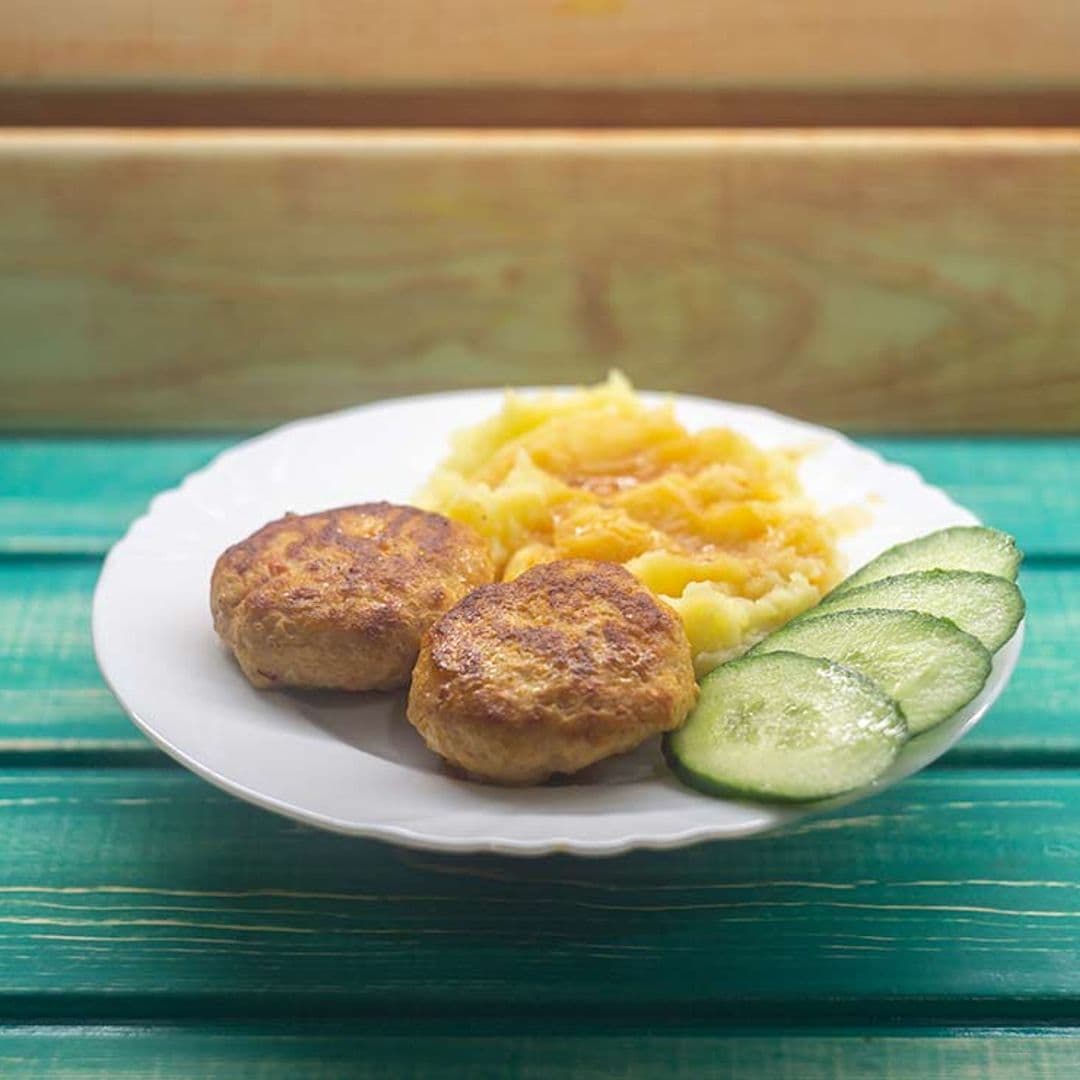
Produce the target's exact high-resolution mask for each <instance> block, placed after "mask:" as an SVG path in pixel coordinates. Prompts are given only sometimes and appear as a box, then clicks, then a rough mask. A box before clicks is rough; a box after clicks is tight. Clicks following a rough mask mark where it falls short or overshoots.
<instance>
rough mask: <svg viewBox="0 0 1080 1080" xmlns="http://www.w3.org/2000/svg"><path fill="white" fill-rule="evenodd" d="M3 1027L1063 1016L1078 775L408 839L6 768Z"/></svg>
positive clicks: (169, 786) (201, 788) (1, 798)
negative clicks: (787, 824)
mask: <svg viewBox="0 0 1080 1080" xmlns="http://www.w3.org/2000/svg"><path fill="white" fill-rule="evenodd" d="M0 809H2V812H0V844H2V845H3V850H4V851H5V858H4V860H3V862H2V864H0V1001H2V1002H3V1007H4V1015H5V1018H6V1019H7V1020H9V1021H16V1020H19V1019H21V1018H22V1019H26V1020H27V1021H41V1020H54V1021H58V1020H67V1021H71V1020H73V1019H74V1020H76V1021H77V1019H78V1018H79V1017H82V1016H86V1015H93V1016H94V1017H95V1018H96V1019H97V1020H99V1021H101V1022H107V1021H108V1019H109V1018H110V1017H123V1018H125V1019H127V1020H139V1019H157V1020H162V1019H181V1018H198V1019H201V1020H204V1021H205V1020H210V1021H213V1020H217V1021H222V1020H227V1019H230V1018H235V1019H241V1018H251V1017H253V1016H260V1017H262V1018H264V1019H268V1018H273V1017H277V1018H287V1017H293V1018H299V1017H303V1018H306V1019H322V1020H328V1019H334V1018H337V1019H342V1020H344V1019H348V1018H351V1017H368V1018H371V1019H374V1018H376V1017H379V1018H382V1019H384V1020H388V1021H397V1022H400V1021H402V1020H403V1019H405V1018H407V1017H409V1018H411V1017H413V1016H418V1017H420V1018H423V1017H424V1016H429V1017H432V1018H442V1019H444V1020H450V1019H453V1018H457V1019H459V1020H460V1021H461V1022H462V1023H465V1022H467V1019H468V1018H469V1017H473V1016H482V1017H485V1018H487V1019H495V1018H499V1017H516V1018H518V1019H534V1020H536V1021H542V1020H544V1019H545V1018H547V1019H549V1020H553V1021H554V1020H558V1019H570V1020H579V1019H580V1018H581V1016H582V1013H583V1012H588V1014H589V1015H590V1017H592V1018H594V1019H595V1020H596V1021H597V1022H600V1021H602V1020H603V1019H604V1018H605V1017H609V1018H616V1019H618V1018H621V1019H623V1020H624V1021H626V1022H631V1021H636V1022H639V1023H640V1022H644V1023H671V1022H675V1023H687V1022H689V1023H693V1024H695V1025H704V1026H706V1027H710V1026H711V1027H715V1026H717V1025H719V1026H721V1027H722V1026H729V1025H733V1024H740V1023H747V1022H751V1021H753V1022H755V1023H772V1024H785V1023H787V1024H793V1023H807V1022H811V1023H821V1022H822V1021H823V1020H824V1021H825V1022H826V1023H828V1024H836V1023H848V1024H850V1023H873V1022H874V1021H875V1019H877V1020H884V1019H886V1018H888V1019H889V1020H890V1022H893V1023H903V1022H905V1021H907V1022H916V1021H917V1022H931V1023H950V1024H965V1023H971V1022H974V1021H978V1022H979V1023H982V1024H994V1023H998V1024H1000V1023H1024V1022H1025V1021H1027V1022H1030V1021H1031V1020H1032V1019H1035V1018H1037V1019H1038V1020H1039V1021H1040V1022H1044V1023H1046V1022H1049V1023H1052V1022H1054V1021H1055V1020H1057V1021H1058V1022H1061V1021H1063V1020H1064V1019H1065V1018H1066V1017H1074V1011H1075V1001H1076V999H1077V996H1078V994H1080V963H1078V959H1080V935H1078V931H1077V924H1078V920H1080V907H1078V905H1077V899H1076V898H1077V895H1078V890H1080V862H1078V860H1077V859H1076V857H1075V852H1076V850H1077V847H1078V845H1080V777H1078V776H1077V775H1076V774H1075V772H1072V771H1062V772H1058V771H1053V770H1038V771H1033V772H1024V771H1012V772H1002V771H1000V770H997V771H988V772H980V771H958V772H954V771H931V772H929V773H923V774H922V775H920V776H918V777H917V778H913V779H912V780H910V781H908V782H906V783H905V784H903V785H901V786H900V787H897V788H894V789H891V790H890V791H888V792H885V793H884V794H882V795H881V796H879V797H877V798H875V799H874V800H872V801H869V802H864V803H862V804H860V805H858V806H855V807H852V808H850V809H849V810H848V811H846V812H842V813H840V814H838V815H835V816H831V817H828V818H821V819H817V820H810V821H806V822H803V823H801V824H800V825H798V826H796V827H794V828H792V829H791V830H790V831H789V832H788V833H786V834H785V835H782V836H773V837H768V838H762V839H758V840H751V841H743V842H733V843H718V844H705V845H699V846H696V847H693V848H689V849H685V850H681V851H676V852H639V853H635V854H631V855H628V856H625V857H620V858H617V859H574V858H571V857H551V858H544V859H535V860H530V859H525V860H521V859H517V860H515V859H506V858H499V857H466V858H462V857H454V856H446V855H437V854H433V853H425V852H410V851H404V850H401V849H397V848H393V847H390V846H387V845H383V844H378V843H374V842H365V841H358V840H355V839H351V838H347V837H339V836H335V835H332V834H329V833H323V832H318V831H314V830H311V829H309V828H306V827H304V826H300V825H296V824H294V823H291V822H289V821H287V820H286V819H283V818H279V817H277V816H276V815H272V814H269V813H267V812H265V811H262V810H258V809H256V808H254V807H250V806H247V805H245V804H242V803H240V802H238V801H237V800H235V799H232V798H230V797H228V796H226V795H224V794H221V793H219V792H217V791H215V790H214V789H213V788H211V787H210V786H209V785H207V784H205V783H204V782H202V781H200V780H198V779H197V778H195V777H193V776H191V775H190V774H188V773H186V772H181V771H171V770H141V769H128V770H115V771H109V770H101V769H98V770H84V769H73V770H47V769H33V770H26V769H22V770H15V771H11V772H4V773H0Z"/></svg>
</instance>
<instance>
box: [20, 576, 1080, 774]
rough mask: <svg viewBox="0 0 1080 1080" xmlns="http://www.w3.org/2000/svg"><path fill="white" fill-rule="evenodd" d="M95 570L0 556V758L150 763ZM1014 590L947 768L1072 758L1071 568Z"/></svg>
mask: <svg viewBox="0 0 1080 1080" xmlns="http://www.w3.org/2000/svg"><path fill="white" fill-rule="evenodd" d="M97 574H98V566H97V564H96V563H95V562H92V561H91V562H82V561H66V560H46V561H34V560H16V561H7V562H4V561H0V754H3V755H4V759H5V760H6V761H8V762H11V761H14V760H25V761H26V762H27V763H31V762H33V761H34V760H35V758H36V757H40V756H42V755H46V756H52V757H54V758H55V757H56V756H57V755H60V756H61V758H62V759H63V760H71V761H72V762H73V763H74V762H77V761H85V762H86V763H94V762H95V761H100V760H102V758H101V754H102V752H103V751H104V752H106V756H105V760H110V758H109V756H108V755H109V754H110V753H112V752H114V751H121V750H123V751H128V750H132V751H136V752H138V753H140V754H142V753H145V755H146V758H145V760H154V761H156V760H158V757H159V755H158V754H157V751H155V750H152V749H151V748H150V746H149V744H147V743H146V742H145V740H144V739H143V738H142V736H141V735H140V734H138V732H136V730H135V728H134V727H133V726H132V725H131V724H130V723H129V722H128V721H127V719H126V717H125V716H124V713H123V711H122V710H121V709H120V707H119V705H118V704H117V703H116V701H115V700H114V699H113V697H112V695H111V694H110V693H109V691H108V690H107V689H106V687H105V685H104V683H103V682H102V680H101V676H100V674H99V673H98V670H97V665H96V663H95V661H94V656H93V651H92V648H91V643H90V635H89V623H90V605H91V598H92V593H93V587H94V583H95V582H96V580H97ZM1021 584H1022V586H1023V589H1024V593H1025V595H1026V597H1027V601H1028V634H1027V640H1026V642H1025V646H1024V655H1023V658H1022V660H1021V664H1020V667H1019V669H1018V670H1017V672H1016V674H1015V675H1014V677H1013V680H1012V682H1011V683H1010V685H1009V687H1008V689H1007V690H1006V692H1005V694H1004V695H1003V696H1002V698H1001V699H1000V700H999V701H998V702H997V703H996V704H995V706H994V708H993V711H992V712H991V713H990V715H989V716H988V717H987V718H986V719H985V720H984V721H983V722H982V723H981V724H980V725H979V726H978V727H977V728H976V729H975V731H973V732H972V733H971V734H970V735H969V736H968V737H967V738H966V739H965V740H964V741H963V742H962V743H961V744H960V745H959V746H958V747H956V748H955V749H953V750H952V751H951V752H950V753H949V755H948V756H947V758H946V759H945V761H946V762H947V763H948V764H950V765H953V766H962V765H965V764H973V763H977V764H985V763H993V764H997V765H1000V766H1003V767H1008V766H1010V765H1016V764H1022V765H1027V764H1031V763H1032V762H1033V761H1038V760H1049V761H1054V760H1061V759H1069V760H1073V759H1075V758H1077V757H1078V756H1080V725H1078V724H1077V717H1078V710H1080V704H1078V703H1080V661H1078V660H1077V652H1076V642H1077V640H1078V639H1080V568H1077V567H1075V566H1072V567H1070V566H1064V567H1063V566H1057V565H1054V564H1048V565H1041V566H1040V565H1033V566H1031V567H1030V568H1029V569H1027V570H1026V571H1025V572H1024V574H1023V576H1022V579H1021ZM206 632H207V633H208V634H209V633H210V632H211V630H210V627H209V619H208V622H207V631H206Z"/></svg>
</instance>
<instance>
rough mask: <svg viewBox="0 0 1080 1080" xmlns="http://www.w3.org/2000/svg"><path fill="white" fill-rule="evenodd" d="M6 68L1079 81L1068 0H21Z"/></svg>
mask: <svg viewBox="0 0 1080 1080" xmlns="http://www.w3.org/2000/svg"><path fill="white" fill-rule="evenodd" d="M8 15H9V19H8V24H9V25H8V29H7V32H6V33H5V34H4V38H3V42H2V44H0V70H2V71H3V73H4V77H5V80H6V81H7V82H9V83H24V84H25V83H29V84H38V85H40V84H42V83H45V84H49V83H52V84H59V85H72V84H75V85H85V84H90V85H94V84H107V85H114V86H115V85H121V86H125V85H127V86H134V87H144V86H148V85H149V86H153V85H160V84H162V83H164V84H174V85H175V84H177V83H179V84H181V85H183V84H188V85H191V84H204V85H205V84H211V85H226V86H229V85H237V84H241V85H243V84H256V85H265V84H270V85H274V84H279V85H280V84H283V83H284V84H287V85H293V86H300V87H303V86H310V85H316V86H319V85H323V86H325V85H327V84H330V85H344V86H351V87H363V88H369V89H374V88H379V87H385V86H390V87H400V86H423V87H430V88H433V89H442V88H446V87H452V86H462V85H465V86H472V85H476V84H480V85H485V84H496V85H500V86H515V87H520V86H531V85H559V84H560V83H563V82H571V83H584V84H586V85H614V86H618V85H622V84H625V83H631V84H634V85H639V86H648V87H652V86H664V85H671V84H676V85H685V84H688V83H689V84H692V85H700V86H702V87H703V88H709V87H716V86H746V85H748V84H749V85H751V86H770V85H771V86H780V87H783V88H788V87H791V86H792V85H796V86H801V85H809V86H822V85H824V86H829V87H835V88H848V89H850V88H852V87H858V86H860V85H865V84H870V85H871V86H879V85H881V84H883V83H884V84H900V85H909V86H921V87H926V88H931V89H932V88H935V87H939V86H942V85H945V86H949V85H961V86H964V85H977V86H981V87H993V86H1006V87H1012V88H1016V87H1025V86H1031V85H1035V86H1056V85H1076V84H1077V81H1078V77H1080V72H1078V70H1077V66H1076V50H1077V48H1078V47H1080V14H1078V13H1077V10H1076V8H1075V6H1073V5H1071V4H1068V3H1061V2H1057V0H1033V2H1031V3H1029V4H1026V5H1019V4H1017V3H1015V0H982V2H978V0H961V2H954V3H952V4H949V5H947V6H944V7H943V6H942V5H940V4H936V3H933V2H932V0H908V2H907V3H905V4H903V5H902V6H901V5H897V4H896V3H893V2H890V0H866V2H864V3H862V4H858V5H848V6H842V5H836V4H830V3H828V0H780V2H778V3H774V4H768V5H759V4H749V5H748V4H739V3H736V2H735V0H721V2H719V3H707V2H706V0H670V2H668V3H666V4H664V5H661V6H657V5H655V4H649V3H647V2H644V0H560V2H557V3H550V2H544V0H524V2H520V3H516V4H514V5H512V6H508V5H506V4H502V3H499V2H498V0H466V2H464V3H456V4H445V3H439V2H438V0H400V2H398V3H395V4H390V5H387V4H380V3H375V2H372V0H366V2H359V3H357V2H352V3H350V2H348V0H314V2H309V3H304V2H302V0H278V2H277V3H274V4H266V3H255V4H219V3H214V2H212V0H195V2H192V3H189V4H186V5H185V6H184V8H183V11H180V10H179V9H177V8H176V7H174V6H173V5H170V4H168V3H166V2H165V0H155V2H153V3H151V4H149V5H147V4H145V3H137V2H135V0H104V2H102V3H98V4H95V5H93V6H92V7H82V6H75V7H73V8H72V9H71V10H69V11H67V12H65V15H64V17H63V18H58V17H57V15H56V13H55V11H51V10H49V8H48V7H47V6H45V7H43V6H41V5H39V4H35V3H34V2H33V0H9V5H8Z"/></svg>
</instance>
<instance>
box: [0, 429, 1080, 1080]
mask: <svg viewBox="0 0 1080 1080" xmlns="http://www.w3.org/2000/svg"><path fill="white" fill-rule="evenodd" d="M231 441H233V440H230V439H226V438H223V437H213V438H209V437H198V438H195V437H184V438H168V437H140V438H134V437H132V438H90V437H85V438H46V437H27V438H8V439H6V440H3V441H0V703H2V706H3V708H2V711H0V849H2V850H3V852H4V858H3V860H2V862H0V1010H2V1012H0V1019H2V1021H3V1023H2V1026H0V1076H3V1077H5V1078H11V1077H20V1078H21V1077H43V1076H59V1077H66V1076H78V1077H109V1078H112V1077H128V1076H138V1077H142V1076H174V1075H176V1076H193V1077H211V1078H223V1080H224V1078H228V1080H236V1078H243V1077H260V1078H271V1077H272V1078H277V1077H298V1076H304V1077H338V1076H365V1077H366V1076H384V1075H394V1076H406V1077H411V1076H415V1077H424V1076H431V1075H435V1074H438V1075H441V1076H445V1077H459V1076H460V1077H486V1076H490V1077H496V1076H498V1077H502V1076H508V1075H517V1076H530V1077H533V1076H535V1077H539V1076H548V1075H553V1074H555V1075H558V1074H565V1075H575V1076H626V1077H631V1076H632V1077H639V1076H641V1077H645V1076H649V1077H656V1076H661V1077H667V1076H673V1077H674V1076H678V1077H701V1076H740V1077H742V1076H746V1077H763V1078H764V1077H769V1078H772V1077H798V1078H800V1080H803V1078H806V1080H815V1078H818V1077H822V1078H824V1077H830V1078H835V1077H841V1076H843V1077H849V1076H852V1077H853V1076H867V1075H876V1076H886V1077H891V1078H897V1077H919V1078H945V1077H948V1078H955V1077H993V1078H1002V1080H1005V1078H1008V1080H1024V1078H1029V1077H1031V1078H1034V1077H1039V1078H1058V1077H1065V1076H1073V1075H1080V1072H1078V1071H1077V1070H1080V1038H1078V1037H1077V1028H1076V1024H1077V1022H1078V1021H1080V650H1078V647H1077V641H1078V640H1080V440H1077V439H1070V438H1042V439H1027V440H1019V439H1014V440H1006V439H1001V438H972V439H957V438H949V439H945V438H920V439H914V438H879V439H874V440H868V442H869V444H870V445H872V446H874V447H875V448H876V449H878V450H880V451H881V452H883V453H885V454H886V455H887V456H889V457H890V458H892V459H894V460H897V461H902V462H907V463H909V464H911V465H914V466H915V467H917V468H918V469H920V470H921V471H922V472H923V473H924V475H925V476H926V477H927V478H928V479H929V480H930V481H932V482H935V483H938V484H940V485H942V486H943V487H945V488H946V489H947V490H948V491H949V492H950V493H951V494H952V495H953V496H954V497H955V498H956V499H958V500H959V501H960V502H961V503H963V504H965V505H967V506H969V507H971V508H972V509H973V510H974V511H976V512H977V513H978V514H979V515H980V516H982V517H983V518H985V519H986V520H988V521H990V522H993V523H994V524H995V525H997V526H1000V527H1001V528H1004V529H1008V530H1010V531H1012V532H1014V533H1015V534H1016V535H1017V537H1018V538H1019V540H1020V542H1021V544H1022V546H1023V547H1024V549H1025V551H1026V553H1027V560H1026V562H1025V565H1024V570H1023V575H1022V584H1023V588H1024V591H1025V593H1026V596H1027V598H1028V603H1029V624H1028V639H1027V644H1026V647H1025V652H1024V656H1023V658H1022V661H1021V664H1020V667H1019V669H1018V671H1017V672H1016V675H1015V677H1014V679H1013V682H1012V684H1011V685H1010V687H1009V689H1008V691H1007V693H1006V694H1005V695H1004V697H1003V698H1002V699H1001V700H1000V701H999V702H998V704H997V705H996V706H995V708H994V709H993V711H992V713H991V714H990V716H989V717H988V718H987V719H986V720H985V721H984V722H983V723H982V724H981V725H980V726H979V727H978V728H977V729H976V730H975V731H974V732H973V733H972V734H971V735H970V736H969V737H968V738H967V739H965V740H964V741H963V743H962V744H961V745H959V746H957V747H956V748H955V749H954V750H952V751H951V752H950V753H949V754H948V755H946V756H945V757H944V758H943V759H942V760H941V761H940V762H939V763H937V764H936V765H935V766H934V767H932V768H931V769H929V770H928V771H926V772H924V773H922V774H921V775H919V776H917V777H915V778H913V779H911V780H909V781H908V782H906V783H904V784H902V785H900V786H899V787H897V788H895V789H893V790H891V791H889V792H887V793H885V794H884V795H882V796H879V797H877V798H876V799H873V800H871V801H868V802H864V803H860V804H859V805H857V806H855V807H852V808H850V809H849V810H848V811H846V812H841V813H838V814H834V815H832V816H829V817H823V818H818V819H813V820H811V821H809V822H805V823H803V824H801V825H799V826H797V827H795V828H793V829H791V830H790V831H788V832H787V833H785V834H783V835H776V836H772V837H768V838H764V839H753V840H747V841H740V842H736V843H716V844H705V845H700V846H697V847H692V848H688V849H685V850H681V851H674V852H666V853H645V852H641V853H635V854H631V855H628V856H624V857H620V858H615V859H607V860H595V861H590V860H583V859H575V858H571V857H552V858H545V859H538V860H531V861H529V860H525V861H522V860H511V859H505V858H497V857H450V856H440V855H434V854H426V853H419V852H413V851H405V850H400V849H396V848H393V847H390V846H387V845H385V844H382V843H377V842H369V841H360V840H352V839H347V838H342V837H338V836H333V835H330V834H326V833H321V832H318V831H315V830H312V829H310V828H307V827H304V826H301V825H298V824H295V823H293V822H291V821H287V820H285V819H283V818H279V817H275V816H273V815H271V814H269V813H266V812H263V811H260V810H257V809H255V808H253V807H250V806H247V805H244V804H242V803H240V802H237V801H235V800H233V799H230V798H229V797H227V796H225V795H223V794H221V793H219V792H218V791H216V790H215V789H213V788H211V787H210V786H208V785H207V784H205V783H203V782H202V781H200V780H198V779H196V778H195V777H194V776H191V775H189V774H188V773H186V772H185V771H183V770H181V769H180V768H178V767H177V766H175V765H173V764H171V763H170V762H169V761H168V760H167V759H166V758H165V757H164V756H163V755H162V754H160V753H159V752H158V751H156V750H154V749H153V748H151V746H150V745H149V744H148V743H147V742H146V741H144V740H143V738H142V737H141V736H140V735H139V734H138V733H137V732H136V731H135V729H134V728H133V727H132V726H131V725H130V723H129V722H128V721H127V719H126V718H125V716H124V715H123V713H122V712H121V710H120V708H119V707H118V705H117V704H116V703H115V701H114V700H113V698H112V697H111V695H110V694H109V692H108V691H107V690H106V688H105V687H104V685H103V684H102V681H101V679H100V677H99V675H98V672H97V669H96V666H95V663H94V658H93V654H92V651H91V644H90V634H89V628H88V617H89V612H90V602H91V594H92V591H93V588H94V583H95V580H96V578H97V575H98V571H99V567H100V563H101V558H102V556H103V555H104V553H105V552H106V550H107V549H108V547H109V545H110V544H111V543H112V542H113V540H115V539H116V538H117V536H119V534H120V533H121V532H122V530H123V529H124V528H125V526H126V525H127V524H128V522H129V521H131V519H132V518H133V517H134V516H135V515H137V514H138V513H139V512H140V511H141V510H142V509H143V507H144V506H145V504H146V502H147V500H148V499H149V497H150V496H151V495H152V494H153V493H154V492H155V491H157V490H159V489H161V488H163V487H166V486H169V485H172V484H174V483H175V482H177V481H178V480H179V479H180V477H181V476H182V475H183V474H184V473H186V472H187V471H189V470H190V469H192V468H195V467H197V466H200V465H202V464H203V463H205V462H206V461H207V460H208V459H209V458H210V457H211V456H212V455H213V454H214V453H215V452H216V451H217V450H219V449H221V448H222V447H224V446H226V445H228V444H229V443H230V442H231Z"/></svg>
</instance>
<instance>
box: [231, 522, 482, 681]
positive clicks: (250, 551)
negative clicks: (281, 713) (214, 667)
mask: <svg viewBox="0 0 1080 1080" xmlns="http://www.w3.org/2000/svg"><path fill="white" fill-rule="evenodd" d="M493 576H494V567H493V565H492V562H491V557H490V555H489V553H488V550H487V546H486V544H485V543H484V541H483V540H481V539H480V537H479V536H477V535H476V534H475V533H474V532H473V531H472V530H471V529H470V528H468V527H467V526H464V525H461V524H458V523H457V522H452V521H449V520H447V519H446V518H444V517H442V516H441V515H440V514H433V513H428V512H426V511H423V510H417V509H416V508H414V507H411V506H395V505H392V504H391V503H386V502H378V503H366V504H363V505H360V506H345V507H340V508H338V509H334V510H324V511H322V512H320V513H315V514H304V515H300V516H297V515H295V514H289V515H286V516H285V517H283V518H281V519H279V520H278V521H272V522H270V523H269V524H268V525H264V526H263V527H262V528H261V529H259V530H258V531H257V532H255V533H253V534H252V535H251V536H249V537H248V538H247V539H246V540H242V541H241V542H240V543H238V544H234V545H233V546H232V547H230V548H229V549H228V550H227V551H225V552H224V553H223V554H222V556H221V557H220V558H219V559H218V561H217V565H216V566H215V567H214V572H213V576H212V578H211V585H210V602H211V609H212V611H213V616H214V627H215V629H216V630H217V632H218V633H219V634H220V635H221V637H222V639H223V640H224V641H225V642H226V643H227V644H228V645H229V646H230V647H231V648H232V650H233V652H234V653H235V655H236V658H237V661H238V662H239V664H240V667H241V668H242V669H243V671H244V674H245V675H247V677H248V679H250V680H251V682H252V683H253V684H254V685H255V686H260V687H266V686H304V687H321V688H328V689H339V690H373V689H389V688H392V687H395V686H403V685H404V684H405V683H407V682H408V679H409V673H410V671H411V670H412V665H413V663H414V662H415V660H416V655H417V651H418V649H419V644H420V638H421V635H422V634H423V632H424V631H425V630H426V629H427V627H428V626H429V625H430V624H431V623H432V622H433V621H434V620H435V619H436V618H438V616H439V615H441V614H442V613H443V612H445V611H447V610H448V609H449V608H450V607H451V606H452V605H453V604H455V603H456V602H457V601H458V600H459V599H461V597H462V596H464V595H465V594H466V593H467V592H468V591H469V590H470V589H472V588H474V587H475V586H477V585H483V584H485V583H487V582H490V581H491V580H492V578H493Z"/></svg>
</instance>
